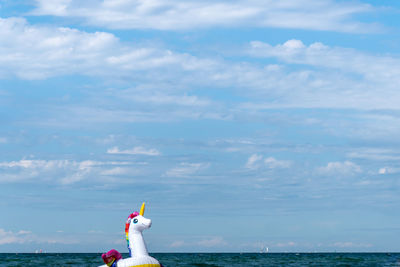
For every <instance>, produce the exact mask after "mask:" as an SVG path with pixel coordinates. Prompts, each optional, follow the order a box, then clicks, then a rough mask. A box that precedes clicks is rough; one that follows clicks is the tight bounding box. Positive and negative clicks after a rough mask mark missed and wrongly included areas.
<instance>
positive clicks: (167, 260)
mask: <svg viewBox="0 0 400 267" xmlns="http://www.w3.org/2000/svg"><path fill="white" fill-rule="evenodd" d="M151 255H152V256H153V257H155V258H156V259H158V260H159V261H160V262H161V263H162V264H163V265H164V266H165V267H174V266H199V267H208V266H210V267H211V266H400V253H153V254H151ZM123 256H124V258H125V257H127V255H126V254H124V255H123ZM101 264H103V262H102V260H101V254H100V253H41V254H34V253H18V254H16V253H1V254H0V266H2V267H11V266H24V267H25V266H99V265H101Z"/></svg>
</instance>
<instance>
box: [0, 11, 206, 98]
mask: <svg viewBox="0 0 400 267" xmlns="http://www.w3.org/2000/svg"><path fill="white" fill-rule="evenodd" d="M0 39H1V40H3V41H2V43H1V45H0V78H1V77H7V76H17V77H20V78H23V79H44V78H47V77H52V76H57V75H65V74H83V75H94V76H104V77H114V79H115V78H116V79H118V77H121V76H127V75H128V74H130V75H133V73H138V72H143V71H146V70H149V69H157V68H163V67H171V66H175V68H176V67H177V66H178V69H179V68H180V69H182V70H194V69H198V68H204V67H206V66H208V65H209V64H213V62H212V61H209V60H198V59H196V58H194V57H191V56H190V55H187V54H179V53H178V54H177V53H173V52H171V51H169V50H166V49H159V48H153V47H151V46H149V45H146V46H134V45H131V46H127V45H124V44H122V43H121V42H120V41H119V39H118V38H117V37H115V36H114V35H113V34H110V33H106V32H95V33H87V32H84V31H80V30H77V29H71V28H61V27H58V28H57V27H50V26H34V25H30V24H28V23H27V21H26V20H25V19H23V18H6V19H2V18H0ZM163 76H165V74H164V75H162V73H160V75H159V76H155V75H146V73H141V74H140V75H138V76H137V77H131V79H134V78H136V80H138V79H139V78H141V77H145V78H146V77H147V78H148V79H150V77H151V79H152V80H153V81H154V80H157V79H155V78H154V77H163ZM184 100H186V101H192V102H193V101H198V100H196V99H191V98H190V97H187V98H186V99H184Z"/></svg>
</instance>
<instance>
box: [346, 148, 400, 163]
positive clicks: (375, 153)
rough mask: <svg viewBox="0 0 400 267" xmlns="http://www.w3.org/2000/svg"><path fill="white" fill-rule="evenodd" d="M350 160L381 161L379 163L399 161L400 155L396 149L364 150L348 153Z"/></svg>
mask: <svg viewBox="0 0 400 267" xmlns="http://www.w3.org/2000/svg"><path fill="white" fill-rule="evenodd" d="M346 156H347V157H349V158H355V159H368V160H379V161H388V160H390V161H399V160H400V154H399V153H398V151H396V150H394V149H382V148H362V149H358V150H356V151H352V152H349V153H347V155H346Z"/></svg>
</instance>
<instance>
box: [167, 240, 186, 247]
mask: <svg viewBox="0 0 400 267" xmlns="http://www.w3.org/2000/svg"><path fill="white" fill-rule="evenodd" d="M184 245H185V241H182V240H178V241H174V242H172V243H171V245H170V247H171V248H179V247H182V246H184Z"/></svg>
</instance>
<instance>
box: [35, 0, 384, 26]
mask: <svg viewBox="0 0 400 267" xmlns="http://www.w3.org/2000/svg"><path fill="white" fill-rule="evenodd" d="M36 4H37V7H36V9H35V10H34V11H33V14H36V15H53V16H63V17H77V18H81V19H82V20H83V21H84V22H85V23H88V24H91V25H96V26H102V27H108V28H113V29H158V30H181V29H192V28H207V27H215V26H217V27H249V26H251V27H273V28H295V29H310V30H329V31H340V32H371V31H376V30H377V29H378V27H377V26H376V25H367V24H365V23H361V22H358V21H356V20H355V19H352V16H355V15H357V14H360V13H365V12H369V11H371V10H372V7H371V6H369V5H367V4H360V3H354V2H353V3H336V2H335V1H332V0H300V1H291V0H284V1H272V0H269V1H261V0H238V1H223V0H219V1H193V0H192V1H190V0H189V1H179V0H175V1H166V0H151V1H149V0H118V1H100V0H97V1H88V2H82V1H78V0H68V1H64V0H63V1H60V0H58V1H46V0H36Z"/></svg>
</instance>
